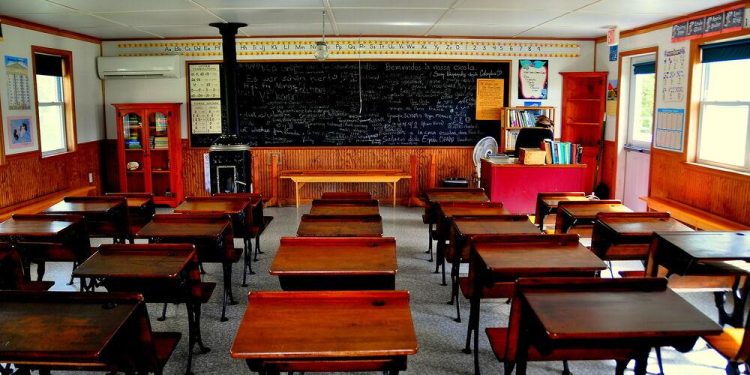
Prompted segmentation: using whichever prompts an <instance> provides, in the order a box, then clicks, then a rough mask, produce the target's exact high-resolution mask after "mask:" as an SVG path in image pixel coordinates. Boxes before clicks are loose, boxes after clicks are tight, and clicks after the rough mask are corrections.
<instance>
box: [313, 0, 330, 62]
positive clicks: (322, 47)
mask: <svg viewBox="0 0 750 375" xmlns="http://www.w3.org/2000/svg"><path fill="white" fill-rule="evenodd" d="M326 58H328V44H326V11H325V10H323V36H322V38H321V40H320V41H318V42H315V60H318V61H323V60H325V59H326Z"/></svg>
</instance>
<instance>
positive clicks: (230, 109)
mask: <svg viewBox="0 0 750 375" xmlns="http://www.w3.org/2000/svg"><path fill="white" fill-rule="evenodd" d="M209 26H213V27H215V28H217V29H219V33H220V34H221V42H222V43H221V46H222V53H223V55H224V62H223V63H222V67H223V68H224V79H223V81H222V84H223V86H224V100H225V110H226V119H227V122H226V127H224V128H222V129H221V136H220V137H219V138H218V139H216V141H214V145H238V144H244V143H245V142H242V141H240V139H239V134H240V132H239V120H238V116H237V93H236V90H235V87H236V76H237V46H236V35H237V30H238V29H239V28H240V27H244V26H247V24H246V23H240V22H228V23H211V24H209Z"/></svg>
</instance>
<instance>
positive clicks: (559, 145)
mask: <svg viewBox="0 0 750 375" xmlns="http://www.w3.org/2000/svg"><path fill="white" fill-rule="evenodd" d="M541 149H542V150H544V152H545V153H546V157H545V161H546V163H547V164H580V163H581V156H582V155H583V147H581V145H580V144H578V143H570V142H558V141H552V140H549V139H545V140H544V142H542V145H541Z"/></svg>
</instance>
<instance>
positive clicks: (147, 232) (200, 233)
mask: <svg viewBox="0 0 750 375" xmlns="http://www.w3.org/2000/svg"><path fill="white" fill-rule="evenodd" d="M229 225H230V223H229V220H227V221H225V222H213V223H193V222H163V221H150V222H149V223H148V224H146V225H144V226H143V228H141V230H139V231H138V233H136V235H135V236H136V237H141V238H144V237H146V238H149V237H183V238H195V237H209V238H216V237H218V236H220V235H221V234H222V233H224V232H225V231H226V230H227V228H228V227H229Z"/></svg>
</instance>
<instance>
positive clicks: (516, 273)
mask: <svg viewBox="0 0 750 375" xmlns="http://www.w3.org/2000/svg"><path fill="white" fill-rule="evenodd" d="M485 237H486V238H485V239H482V240H479V242H477V243H475V244H474V245H473V246H472V262H471V263H470V264H469V268H470V269H469V274H470V275H471V276H470V281H471V282H473V284H474V286H473V289H472V290H473V291H474V293H472V295H471V298H470V301H471V307H470V312H469V323H468V330H467V337H466V349H469V338H470V335H471V332H473V333H474V366H475V370H476V371H475V373H477V374H478V373H479V370H478V366H479V354H478V347H479V312H480V301H481V299H482V298H484V297H488V296H484V295H482V293H481V292H482V290H484V288H485V287H492V286H493V284H496V283H506V284H507V283H511V284H509V285H508V286H509V288H510V290H509V294H508V295H506V296H503V297H506V298H511V297H512V296H513V285H512V283H514V282H515V281H516V280H517V279H518V278H521V277H539V276H567V277H573V276H591V277H594V276H595V274H596V272H598V271H601V270H604V269H606V268H607V265H606V264H604V262H603V261H602V260H601V259H599V258H597V257H596V255H594V254H593V253H592V252H591V251H590V250H589V249H587V248H586V247H584V246H583V245H581V244H580V243H579V242H578V236H577V235H544V234H536V235H532V236H523V235H518V236H516V235H509V236H494V238H495V239H496V241H495V240H493V236H485ZM503 237H504V238H503ZM472 278H473V280H472ZM578 318H579V319H581V320H583V321H586V320H587V319H586V318H585V316H578Z"/></svg>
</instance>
